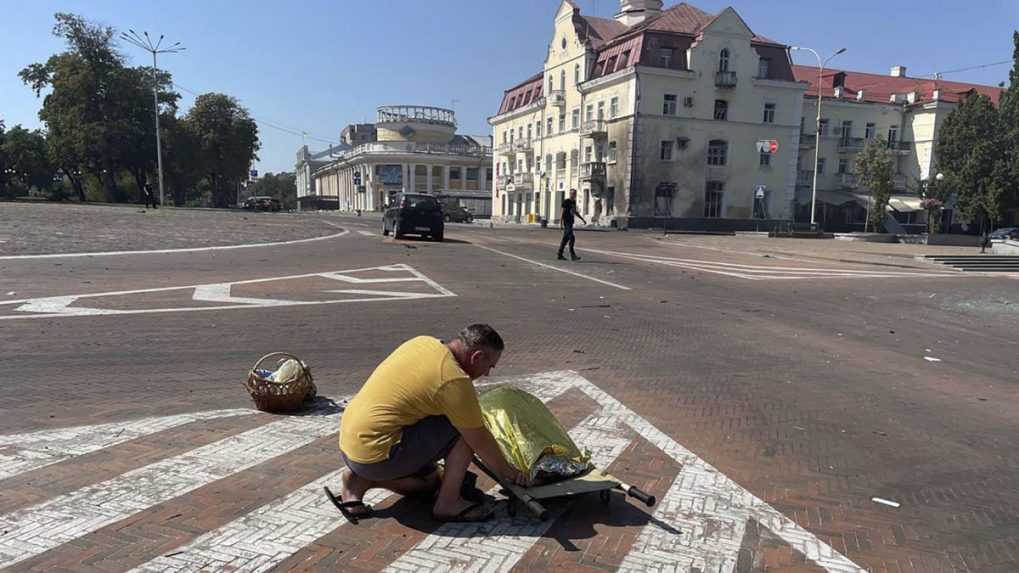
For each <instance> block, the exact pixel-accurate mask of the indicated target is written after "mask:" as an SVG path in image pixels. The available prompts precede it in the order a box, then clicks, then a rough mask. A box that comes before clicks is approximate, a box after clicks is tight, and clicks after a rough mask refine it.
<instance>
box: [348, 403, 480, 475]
mask: <svg viewBox="0 0 1019 573" xmlns="http://www.w3.org/2000/svg"><path fill="white" fill-rule="evenodd" d="M459 437H460V432H458V431H457V430H456V428H454V427H453V424H451V423H450V422H449V418H447V417H445V416H429V417H427V418H422V419H421V421H419V422H418V423H416V424H414V425H413V426H408V427H406V428H404V429H403V435H402V436H401V437H400V441H399V442H397V443H396V444H394V445H393V446H392V447H390V448H389V456H388V457H387V458H386V459H384V460H382V461H381V462H375V463H373V464H362V463H358V462H355V461H353V460H351V459H349V458H347V455H346V454H344V453H343V450H340V456H341V457H342V458H343V463H345V464H346V465H347V467H348V468H350V471H352V472H354V473H355V474H357V475H359V476H361V477H363V478H366V479H369V480H372V481H384V480H394V479H400V478H405V477H410V476H425V475H428V474H430V473H431V472H432V471H434V470H435V462H437V461H439V460H441V459H444V458H445V457H446V455H448V454H449V451H450V450H451V449H453V446H454V445H455V444H456V441H457V439H458V438H459Z"/></svg>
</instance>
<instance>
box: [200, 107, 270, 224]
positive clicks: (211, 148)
mask: <svg viewBox="0 0 1019 573" xmlns="http://www.w3.org/2000/svg"><path fill="white" fill-rule="evenodd" d="M184 122H185V123H187V124H188V129H189V130H190V131H191V132H192V133H193V134H194V135H195V136H196V137H197V139H198V143H199V149H201V153H202V163H203V165H204V166H205V176H206V178H207V179H208V184H209V188H210V190H211V194H212V205H213V207H227V206H229V205H230V203H232V202H233V199H234V197H235V192H236V188H237V185H239V184H240V182H241V181H243V180H244V179H246V178H247V175H248V168H249V167H250V166H251V163H252V162H253V161H254V160H256V159H258V155H256V152H257V151H258V149H259V148H260V145H259V142H258V126H257V125H255V121H254V120H253V119H251V116H250V115H249V114H248V110H246V109H244V108H243V107H242V106H241V105H240V104H239V103H238V102H237V100H236V99H234V98H232V97H230V96H228V95H224V94H218V93H207V94H202V95H200V96H198V97H197V98H196V99H195V104H194V106H193V107H192V108H191V110H190V111H188V114H187V116H186V117H185V118H184Z"/></svg>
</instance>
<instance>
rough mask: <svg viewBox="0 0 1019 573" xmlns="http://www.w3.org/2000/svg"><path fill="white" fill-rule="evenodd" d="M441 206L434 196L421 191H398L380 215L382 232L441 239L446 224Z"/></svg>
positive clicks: (398, 236)
mask: <svg viewBox="0 0 1019 573" xmlns="http://www.w3.org/2000/svg"><path fill="white" fill-rule="evenodd" d="M442 218H443V214H442V207H440V206H439V202H438V201H436V200H435V197H432V196H431V195H424V194H421V193H400V194H399V195H397V196H396V199H395V201H394V202H393V203H391V204H390V205H389V206H388V207H386V212H385V213H384V214H383V215H382V234H383V235H389V233H390V232H392V233H393V236H394V237H396V238H397V239H400V238H402V237H403V236H404V235H420V236H422V237H431V238H432V239H433V240H435V241H441V240H442V235H443V232H444V231H445V230H446V225H445V223H444V222H443V220H442Z"/></svg>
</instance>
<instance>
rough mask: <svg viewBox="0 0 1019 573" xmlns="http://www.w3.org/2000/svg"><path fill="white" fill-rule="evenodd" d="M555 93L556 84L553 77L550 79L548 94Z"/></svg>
mask: <svg viewBox="0 0 1019 573" xmlns="http://www.w3.org/2000/svg"><path fill="white" fill-rule="evenodd" d="M553 91H555V84H554V83H553V82H552V76H549V77H548V93H552V92H553Z"/></svg>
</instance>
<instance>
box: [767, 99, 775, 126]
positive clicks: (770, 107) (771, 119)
mask: <svg viewBox="0 0 1019 573" xmlns="http://www.w3.org/2000/svg"><path fill="white" fill-rule="evenodd" d="M764 123H775V104H773V103H766V104H764Z"/></svg>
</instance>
